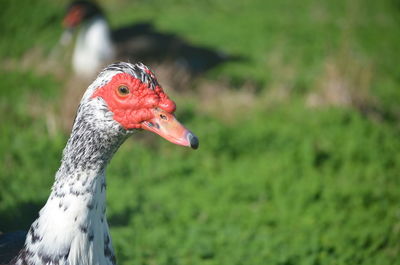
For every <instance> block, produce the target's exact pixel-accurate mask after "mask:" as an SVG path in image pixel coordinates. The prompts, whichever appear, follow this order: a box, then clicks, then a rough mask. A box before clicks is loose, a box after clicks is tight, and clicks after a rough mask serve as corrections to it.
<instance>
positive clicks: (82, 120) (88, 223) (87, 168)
mask: <svg viewBox="0 0 400 265" xmlns="http://www.w3.org/2000/svg"><path fill="white" fill-rule="evenodd" d="M93 120H95V118H94V117H81V116H80V115H79V113H78V116H77V118H76V122H75V124H74V127H73V131H72V134H71V137H70V139H69V140H68V143H67V145H66V147H65V149H64V152H63V158H62V162H61V166H60V168H59V170H58V172H57V174H56V180H55V183H54V185H53V187H52V192H51V195H50V197H49V199H48V201H47V203H46V205H45V206H44V207H43V208H42V210H41V211H40V213H39V218H38V219H37V220H36V221H35V222H34V223H33V224H32V226H31V228H30V230H29V233H28V236H27V239H26V242H25V248H24V249H23V250H22V251H21V252H20V255H19V256H18V259H17V262H16V263H17V264H29V265H33V264H35V265H39V264H41V265H43V264H58V265H61V264H69V265H75V264H76V265H78V264H79V265H82V264H87V265H92V264H99V265H110V264H115V257H114V252H113V249H112V245H111V239H110V235H109V230H108V224H107V220H106V216H105V210H106V203H105V202H106V198H105V190H106V180H105V169H106V166H107V164H108V162H109V161H110V159H111V157H112V156H113V154H114V153H115V152H116V151H117V149H118V147H119V146H120V145H121V144H122V142H123V141H124V140H125V139H126V137H127V134H126V133H124V132H123V130H122V129H121V130H120V131H119V132H117V131H118V130H109V129H107V128H99V127H98V126H96V123H95V121H93ZM91 121H92V122H91ZM105 126H115V124H109V125H107V124H106V125H105ZM110 131H114V133H109V132H110Z"/></svg>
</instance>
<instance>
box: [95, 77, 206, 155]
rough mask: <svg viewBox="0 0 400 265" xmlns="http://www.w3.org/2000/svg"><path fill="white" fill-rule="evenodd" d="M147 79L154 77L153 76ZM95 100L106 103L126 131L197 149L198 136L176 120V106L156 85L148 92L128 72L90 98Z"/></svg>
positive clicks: (114, 78)
mask: <svg viewBox="0 0 400 265" xmlns="http://www.w3.org/2000/svg"><path fill="white" fill-rule="evenodd" d="M148 74H149V73H148ZM149 75H150V74H149ZM150 77H151V78H155V77H154V75H153V74H152V73H151V75H150ZM96 97H101V98H102V99H103V100H104V101H105V102H106V103H107V106H108V109H109V110H110V111H111V112H113V113H114V116H113V118H114V120H115V121H117V122H118V123H119V124H120V125H121V126H122V127H124V128H125V129H126V130H131V129H145V130H148V131H152V132H154V133H157V134H158V135H160V136H162V137H164V138H165V139H167V140H169V141H171V142H173V143H176V144H180V145H184V146H191V147H192V148H197V146H198V139H197V137H196V136H194V134H193V133H191V132H190V131H189V130H187V129H186V128H185V127H184V126H183V125H181V124H180V123H179V122H178V121H177V120H176V118H175V116H174V115H173V113H174V112H175V109H176V105H175V103H174V102H173V101H172V100H171V99H169V98H168V96H167V94H165V92H164V91H163V89H162V88H161V87H160V86H159V85H156V86H155V87H154V89H151V88H150V87H149V85H148V84H147V83H143V82H142V81H141V80H140V79H138V78H136V77H134V76H132V75H130V74H128V73H118V74H116V75H114V76H113V78H112V79H111V80H110V81H109V82H108V83H107V84H106V85H104V86H102V87H100V88H98V89H97V90H96V91H95V92H94V94H93V95H92V98H96Z"/></svg>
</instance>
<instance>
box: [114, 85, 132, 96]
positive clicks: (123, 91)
mask: <svg viewBox="0 0 400 265" xmlns="http://www.w3.org/2000/svg"><path fill="white" fill-rule="evenodd" d="M117 91H118V94H119V95H120V96H122V97H125V96H127V95H128V94H129V93H130V91H129V88H128V87H127V86H124V85H122V86H119V87H118V90H117Z"/></svg>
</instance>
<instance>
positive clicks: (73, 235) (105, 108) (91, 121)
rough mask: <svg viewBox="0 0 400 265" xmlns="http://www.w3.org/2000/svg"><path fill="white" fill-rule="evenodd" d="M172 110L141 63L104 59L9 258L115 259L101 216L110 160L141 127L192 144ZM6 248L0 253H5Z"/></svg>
mask: <svg viewBox="0 0 400 265" xmlns="http://www.w3.org/2000/svg"><path fill="white" fill-rule="evenodd" d="M174 111H175V103H174V102H173V101H172V100H171V99H169V97H168V96H167V94H166V93H165V92H164V91H163V89H162V87H161V86H160V85H159V83H158V82H157V79H156V77H155V76H154V74H153V72H152V71H151V70H149V68H148V67H146V66H145V65H143V64H130V63H123V62H120V63H114V64H111V65H109V66H108V67H106V68H105V69H104V70H103V71H102V72H101V73H100V74H99V75H98V77H97V78H96V80H95V81H94V82H93V83H92V84H91V85H90V86H89V87H88V89H87V90H86V92H85V93H84V95H83V98H82V100H81V102H80V104H79V107H78V111H77V115H76V118H75V122H74V125H73V127H72V133H71V136H70V138H69V140H68V142H67V144H66V147H65V149H64V151H63V156H62V160H61V166H60V168H59V169H58V171H57V173H56V175H55V182H54V184H53V187H52V189H51V194H50V196H49V198H48V200H47V202H46V204H45V205H44V207H43V208H42V209H41V210H40V212H39V217H38V218H37V219H36V220H35V221H34V222H33V224H32V225H31V227H30V229H29V231H28V233H27V236H26V240H25V244H24V245H23V247H22V249H21V250H19V252H18V253H15V254H16V256H15V257H14V258H13V259H12V260H11V262H10V264H17V265H45V264H46V265H55V264H57V265H67V264H68V265H94V264H96V265H110V264H115V263H116V261H115V256H114V251H113V248H112V244H111V237H110V234H109V228H108V224H107V219H106V202H105V192H106V179H105V171H106V167H107V164H108V163H109V161H110V160H111V158H112V156H113V155H114V153H115V152H116V151H117V150H118V148H119V146H120V145H121V144H122V143H123V142H124V141H125V140H126V139H127V138H128V137H129V136H130V135H131V134H132V133H133V132H135V131H136V130H140V129H144V130H148V131H151V132H154V133H156V134H159V135H160V136H162V137H164V138H165V139H167V140H169V141H170V142H172V143H175V144H178V145H183V146H190V147H192V148H194V149H196V148H197V147H198V145H199V141H198V138H197V137H196V136H195V135H194V134H193V133H192V132H190V131H189V130H188V129H186V128H185V127H184V126H183V125H181V124H180V123H179V122H178V121H177V120H176V118H175V116H174ZM24 235H25V234H24V233H18V236H19V237H24ZM7 240H8V241H9V242H11V245H12V246H18V244H17V243H16V240H13V239H12V238H7V236H0V250H1V249H3V250H6V251H12V250H13V248H12V247H9V248H7V247H6V243H7ZM6 254H7V255H3V253H0V257H5V258H8V256H9V255H10V253H6ZM3 262H4V260H3ZM0 263H2V262H1V261H0Z"/></svg>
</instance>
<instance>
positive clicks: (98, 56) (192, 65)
mask: <svg viewBox="0 0 400 265" xmlns="http://www.w3.org/2000/svg"><path fill="white" fill-rule="evenodd" d="M63 26H64V28H65V32H64V34H63V36H62V38H61V43H62V44H63V45H68V44H69V43H70V42H71V40H72V36H73V32H74V31H75V30H77V31H78V32H77V37H76V41H75V44H74V50H73V55H72V68H73V70H74V72H75V73H76V74H77V75H79V76H82V77H86V78H90V77H92V76H94V75H95V74H96V73H97V72H98V70H99V69H100V68H102V67H103V66H104V65H106V64H107V63H110V62H112V61H114V60H117V59H118V60H125V61H142V62H144V63H146V64H148V65H150V66H151V67H152V68H157V67H159V66H160V64H163V63H167V65H168V68H169V69H174V71H175V72H182V71H183V72H185V73H186V74H187V75H189V76H191V77H193V76H196V75H197V74H199V73H203V72H205V71H207V70H209V69H210V68H212V67H215V66H216V65H218V64H221V63H223V62H226V61H229V60H235V59H239V58H237V57H235V56H229V55H227V54H225V53H224V52H221V51H215V50H213V49H210V48H205V47H200V46H194V45H191V44H189V43H188V42H186V41H185V40H183V39H181V38H179V37H178V36H176V35H174V34H170V33H162V32H158V31H156V30H155V29H154V28H153V26H152V25H151V24H150V23H137V24H133V25H128V26H124V27H121V28H117V29H114V30H111V28H110V26H109V23H108V21H107V18H106V15H105V13H104V12H103V10H102V9H101V8H100V6H99V5H97V4H96V3H94V2H91V1H85V0H83V1H74V2H72V3H71V4H69V6H68V7H67V11H66V15H65V17H64V20H63Z"/></svg>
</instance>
